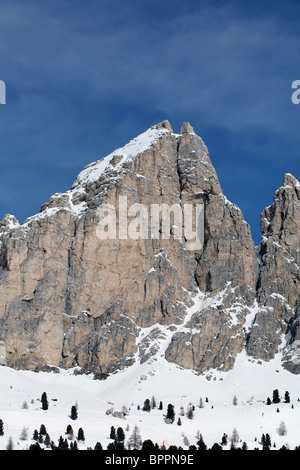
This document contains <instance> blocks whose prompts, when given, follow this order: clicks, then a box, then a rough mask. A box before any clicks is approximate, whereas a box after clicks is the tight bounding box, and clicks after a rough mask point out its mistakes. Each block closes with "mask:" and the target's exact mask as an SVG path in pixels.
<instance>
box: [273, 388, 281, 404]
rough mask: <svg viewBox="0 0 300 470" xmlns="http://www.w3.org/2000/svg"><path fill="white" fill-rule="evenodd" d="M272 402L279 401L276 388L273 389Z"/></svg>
mask: <svg viewBox="0 0 300 470" xmlns="http://www.w3.org/2000/svg"><path fill="white" fill-rule="evenodd" d="M273 403H280V397H279V391H278V389H277V388H276V389H275V390H273Z"/></svg>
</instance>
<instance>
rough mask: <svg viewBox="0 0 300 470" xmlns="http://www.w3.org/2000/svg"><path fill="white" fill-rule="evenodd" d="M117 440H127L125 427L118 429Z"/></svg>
mask: <svg viewBox="0 0 300 470" xmlns="http://www.w3.org/2000/svg"><path fill="white" fill-rule="evenodd" d="M116 440H117V441H118V442H123V441H125V433H124V431H123V429H122V428H121V427H120V428H118V429H117V436H116Z"/></svg>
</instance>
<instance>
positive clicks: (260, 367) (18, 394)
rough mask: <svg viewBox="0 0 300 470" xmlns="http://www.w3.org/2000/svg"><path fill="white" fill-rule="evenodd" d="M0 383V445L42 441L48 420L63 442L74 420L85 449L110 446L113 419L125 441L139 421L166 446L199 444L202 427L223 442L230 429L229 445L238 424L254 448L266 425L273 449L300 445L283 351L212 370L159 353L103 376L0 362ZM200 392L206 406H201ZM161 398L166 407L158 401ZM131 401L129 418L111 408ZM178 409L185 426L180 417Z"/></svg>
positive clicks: (208, 439)
mask: <svg viewBox="0 0 300 470" xmlns="http://www.w3.org/2000/svg"><path fill="white" fill-rule="evenodd" d="M0 383H1V386H0V419H2V421H3V423H4V435H3V436H1V437H0V449H1V450H5V449H6V448H7V444H8V441H9V438H10V437H11V438H12V442H13V450H24V449H28V448H29V446H30V445H31V444H33V443H34V442H35V441H34V440H33V439H32V436H33V433H34V430H35V429H37V431H39V430H40V426H41V424H44V425H45V427H46V430H47V432H48V434H49V436H50V439H51V440H52V441H53V442H54V443H55V444H56V445H57V444H58V439H59V437H60V436H62V437H63V438H64V439H65V438H66V437H67V436H66V428H67V426H68V425H69V424H71V426H72V427H73V430H74V434H75V437H76V436H77V432H78V429H79V428H80V427H81V428H82V429H83V431H84V435H85V442H84V443H79V444H78V447H79V450H85V449H87V448H89V447H90V448H92V449H94V447H95V444H96V443H97V442H100V443H101V444H102V447H103V449H106V448H107V445H108V444H109V443H110V442H112V440H111V439H110V438H109V434H110V428H111V426H114V427H115V428H116V429H117V428H118V427H122V428H123V430H124V432H125V445H126V444H127V442H128V440H129V437H130V435H131V433H132V431H133V428H134V426H135V425H137V426H138V428H139V430H140V434H141V437H142V440H146V439H151V440H152V441H153V442H154V443H158V444H159V446H161V445H163V443H164V444H165V446H166V448H168V447H169V446H170V445H172V444H173V445H176V446H181V447H182V448H183V449H184V450H188V446H189V445H195V444H196V442H197V440H198V439H197V437H196V436H197V433H198V435H199V433H201V434H202V436H203V439H204V442H205V443H206V444H207V446H208V447H211V446H212V445H213V444H214V443H215V442H217V443H220V442H221V439H222V435H223V433H226V434H227V435H228V441H229V443H228V445H227V446H225V447H224V449H229V448H230V438H231V436H232V433H233V430H234V429H236V430H237V432H238V435H239V439H240V442H239V443H238V444H237V445H238V446H241V445H242V443H243V442H246V443H247V446H248V449H249V450H251V449H254V448H259V449H261V448H262V445H261V443H260V440H261V436H262V434H266V433H268V434H269V435H270V437H271V442H272V446H273V444H274V443H275V445H276V447H272V448H271V449H275V450H278V449H279V448H280V447H281V446H283V445H285V446H288V447H289V448H290V449H291V450H293V449H294V448H295V446H298V445H300V433H299V423H300V402H299V401H298V399H299V398H300V387H299V383H300V377H298V376H295V375H292V374H291V373H289V372H287V371H285V370H284V369H282V367H281V365H280V354H278V356H277V357H276V358H275V359H274V360H273V361H271V362H269V363H264V362H259V361H254V360H253V359H251V358H249V357H247V356H246V355H245V354H244V353H242V354H240V355H239V356H238V358H237V361H236V365H235V367H234V369H233V370H232V371H229V372H227V373H220V372H216V371H210V372H208V373H206V374H204V375H197V374H196V373H194V372H192V371H189V370H184V369H181V368H179V367H178V366H175V365H174V364H170V363H168V362H167V361H166V360H165V359H164V358H163V357H160V358H159V360H156V361H155V360H154V361H151V363H150V364H149V363H145V364H143V365H140V364H136V365H133V366H131V367H129V368H128V369H125V370H123V371H119V372H118V373H115V374H113V375H111V376H109V377H108V378H107V379H106V380H102V381H100V380H95V379H94V378H93V376H92V375H75V374H74V369H73V370H68V371H66V370H60V372H59V373H55V372H47V373H46V372H31V371H16V370H13V369H10V368H8V367H5V366H1V367H0ZM275 389H278V390H279V393H280V396H281V398H282V399H281V402H280V403H279V404H273V403H272V404H271V405H267V404H266V400H267V397H270V399H271V400H272V393H273V390H275ZM286 391H288V392H289V394H290V399H291V400H290V403H285V402H284V394H285V392H286ZM43 392H46V394H47V398H48V402H49V408H48V410H46V411H44V410H42V407H41V401H40V399H41V395H42V393H43ZM152 396H154V397H155V399H156V403H157V407H156V408H154V409H152V410H151V411H150V412H147V411H143V410H142V408H143V405H144V401H145V400H146V399H147V398H148V399H150V400H151V398H152ZM234 396H236V398H237V404H236V405H234V403H233V399H234ZM200 398H202V401H203V404H204V407H203V408H200V407H199V400H200ZM206 399H207V400H208V401H207V400H206ZM160 401H162V403H163V410H159V409H158V405H159V402H160ZM24 403H25V404H26V405H27V408H26V407H25V408H24ZM169 403H171V404H173V405H174V410H175V421H174V423H173V424H167V423H166V422H165V421H164V417H165V414H166V411H167V406H168V404H169ZM75 404H76V405H77V406H78V418H77V419H76V420H72V419H71V418H70V412H71V407H72V406H73V405H75ZM190 404H193V405H194V406H195V410H194V416H193V419H189V418H188V417H187V416H186V411H187V409H188V408H189V406H190ZM26 405H25V406H26ZM124 406H125V407H126V408H127V410H128V414H127V415H126V417H125V419H121V418H116V417H114V416H112V415H111V414H110V415H107V414H106V411H107V410H108V409H110V408H113V409H114V410H115V411H122V408H123V407H124ZM138 406H139V407H140V410H139V409H138ZM180 407H183V408H184V412H185V415H184V416H180ZM179 416H180V418H181V422H182V425H181V426H178V425H177V419H178V417H179ZM282 422H283V423H284V424H285V427H286V434H285V435H283V436H281V435H279V433H278V429H279V427H280V424H281V423H282ZM24 428H25V429H27V434H28V438H27V439H26V440H23V439H21V434H22V430H23V429H24ZM68 442H69V443H70V442H71V441H68Z"/></svg>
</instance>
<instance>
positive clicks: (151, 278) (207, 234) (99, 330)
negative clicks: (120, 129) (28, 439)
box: [0, 121, 300, 377]
mask: <svg viewBox="0 0 300 470" xmlns="http://www.w3.org/2000/svg"><path fill="white" fill-rule="evenodd" d="M260 221H261V231H262V237H261V244H260V246H258V247H255V245H254V242H253V240H252V237H251V230H250V227H249V225H248V224H247V223H246V222H245V220H244V217H243V214H242V212H241V210H240V209H239V208H238V207H237V206H236V205H235V204H233V203H231V202H230V201H228V199H227V198H226V196H225V195H224V194H223V191H222V188H221V186H220V183H219V179H218V176H217V174H216V171H215V168H214V167H213V165H212V162H211V160H210V156H209V153H208V149H207V147H206V145H205V144H204V142H203V140H202V139H201V138H200V137H199V136H197V135H196V133H195V132H194V130H193V128H192V126H191V125H190V124H189V123H184V124H183V126H182V128H181V131H180V133H179V134H176V133H174V131H173V130H172V128H171V126H170V123H169V122H168V121H163V122H161V123H159V124H157V125H156V126H153V127H152V128H150V129H148V130H147V131H146V132H144V133H143V134H141V135H140V136H138V137H136V138H135V139H133V140H132V141H130V142H129V143H128V144H127V145H125V146H124V147H123V148H119V149H117V150H115V151H114V152H112V153H111V154H110V155H108V156H107V157H105V158H102V159H100V160H99V161H97V162H94V163H92V164H90V165H88V166H87V167H85V168H84V169H83V170H82V172H81V173H80V174H79V175H78V177H77V178H76V180H75V182H74V184H73V186H72V188H71V189H70V190H69V191H67V192H66V193H63V194H54V195H53V196H52V197H51V198H50V199H49V200H48V201H47V202H46V203H45V204H43V205H42V207H41V210H40V212H39V213H38V214H36V215H34V216H33V217H30V218H29V219H27V220H26V221H25V222H24V223H23V224H20V223H19V222H18V221H17V220H16V219H15V217H14V216H12V215H6V216H5V217H4V219H3V221H2V222H1V223H0V363H1V364H6V365H8V366H10V367H13V368H19V369H32V370H46V369H47V368H49V367H61V368H71V367H75V366H77V367H79V368H81V370H82V371H84V372H93V373H95V374H98V375H99V376H100V377H105V376H106V375H107V374H110V373H112V372H115V371H118V370H120V369H124V368H125V367H130V366H131V365H132V364H133V363H137V362H140V363H145V362H146V361H149V363H151V362H153V361H155V360H160V359H161V357H163V358H165V359H166V360H167V361H169V362H172V363H175V364H177V365H178V366H180V367H183V368H187V369H192V370H194V371H195V372H197V373H207V371H209V370H210V369H218V370H222V371H228V370H230V369H232V368H233V367H234V363H235V359H236V357H237V355H238V354H239V353H241V352H242V351H246V353H247V354H248V356H249V359H250V360H261V361H269V360H271V359H272V358H274V356H275V355H276V354H280V355H281V357H282V364H283V366H284V367H285V368H286V369H287V370H289V371H290V372H291V373H293V374H299V373H300V320H299V317H300V296H299V293H300V268H299V266H300V237H299V229H300V183H299V182H298V181H297V180H296V178H295V177H293V176H292V175H290V174H286V175H284V180H283V185H282V187H280V188H279V189H278V190H277V191H276V193H275V195H274V199H273V202H272V204H271V205H270V206H269V207H267V208H266V209H265V210H264V212H263V213H262V215H261V219H260ZM188 225H189V227H188ZM191 235H193V237H194V241H197V243H194V242H193V237H192V236H191Z"/></svg>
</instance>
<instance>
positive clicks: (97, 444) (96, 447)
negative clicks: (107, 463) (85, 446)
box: [94, 442, 103, 450]
mask: <svg viewBox="0 0 300 470" xmlns="http://www.w3.org/2000/svg"><path fill="white" fill-rule="evenodd" d="M94 450H103V447H102V445H101V442H96V445H95V448H94Z"/></svg>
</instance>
